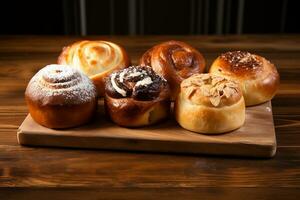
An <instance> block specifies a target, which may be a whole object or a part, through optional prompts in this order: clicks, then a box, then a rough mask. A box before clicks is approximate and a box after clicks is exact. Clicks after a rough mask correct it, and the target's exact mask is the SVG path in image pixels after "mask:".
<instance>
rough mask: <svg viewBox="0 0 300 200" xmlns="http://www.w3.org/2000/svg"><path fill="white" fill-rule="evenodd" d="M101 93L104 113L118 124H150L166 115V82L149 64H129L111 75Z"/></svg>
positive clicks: (167, 111) (167, 103) (130, 125)
mask: <svg viewBox="0 0 300 200" xmlns="http://www.w3.org/2000/svg"><path fill="white" fill-rule="evenodd" d="M105 92H106V94H105V106H106V110H107V113H108V114H109V116H110V118H111V119H112V121H114V122H115V123H116V124H118V125H121V126H126V127H138V126H145V125H150V124H154V123H156V122H158V121H161V120H163V119H165V118H166V117H167V116H168V114H169V110H170V100H169V95H170V94H169V87H168V85H167V82H166V80H164V79H163V78H162V77H160V76H159V75H157V74H156V73H155V72H154V71H153V70H152V69H151V68H150V67H147V66H132V67H129V68H126V69H123V70H120V71H118V72H115V73H113V74H111V75H110V77H109V78H108V79H107V83H106V88H105Z"/></svg>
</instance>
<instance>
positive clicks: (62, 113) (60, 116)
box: [25, 65, 97, 128]
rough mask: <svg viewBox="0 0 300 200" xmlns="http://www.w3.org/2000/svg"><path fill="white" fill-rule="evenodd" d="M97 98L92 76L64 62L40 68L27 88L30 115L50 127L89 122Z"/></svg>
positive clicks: (64, 126)
mask: <svg viewBox="0 0 300 200" xmlns="http://www.w3.org/2000/svg"><path fill="white" fill-rule="evenodd" d="M96 98H97V97H96V89H95V86H94V85H93V83H92V82H91V81H90V79H89V78H88V77H87V76H85V75H84V74H82V73H81V72H79V71H78V70H76V69H74V68H71V67H69V66H63V65H48V66H46V67H44V68H43V69H41V70H40V71H39V72H38V73H37V74H35V75H34V76H33V77H32V79H31V80H30V82H29V84H28V86H27V88H26V91H25V100H26V103H27V106H28V108H29V113H30V115H31V117H32V118H33V119H34V120H35V121H36V122H37V123H39V124H40V125H42V126H45V127H48V128H69V127H74V126H79V125H81V124H84V123H86V122H87V121H89V119H90V118H91V117H92V115H93V114H94V111H95V110H96V105H97V101H96Z"/></svg>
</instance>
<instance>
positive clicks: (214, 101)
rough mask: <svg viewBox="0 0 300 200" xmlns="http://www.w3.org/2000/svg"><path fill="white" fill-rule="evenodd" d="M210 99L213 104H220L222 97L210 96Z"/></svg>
mask: <svg viewBox="0 0 300 200" xmlns="http://www.w3.org/2000/svg"><path fill="white" fill-rule="evenodd" d="M209 100H210V102H211V104H212V105H214V106H218V105H219V104H220V101H221V97H220V96H216V97H210V98H209Z"/></svg>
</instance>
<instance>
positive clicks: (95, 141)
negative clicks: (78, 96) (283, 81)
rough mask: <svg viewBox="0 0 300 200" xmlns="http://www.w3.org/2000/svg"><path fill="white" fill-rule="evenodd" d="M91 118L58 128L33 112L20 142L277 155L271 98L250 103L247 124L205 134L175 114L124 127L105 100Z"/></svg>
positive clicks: (67, 145) (83, 146) (26, 119)
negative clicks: (189, 127)
mask: <svg viewBox="0 0 300 200" xmlns="http://www.w3.org/2000/svg"><path fill="white" fill-rule="evenodd" d="M98 104H99V106H98V112H97V114H96V116H95V118H94V119H93V120H92V121H91V122H90V123H88V124H86V125H84V126H80V127H76V128H73V129H65V130H54V129H49V128H46V127H43V126H41V125H39V124H38V123H36V122H35V121H34V120H33V119H32V117H31V116H30V115H28V116H27V117H26V118H25V120H24V122H23V123H22V124H21V126H20V127H19V130H18V142H19V143H20V144H22V145H25V146H26V145H27V146H40V147H43V146H46V147H70V148H85V149H108V150H109V149H110V150H135V151H147V152H167V153H191V154H209V155H227V156H247V157H273V156H274V155H275V153H276V138H275V130H274V123H273V115H272V106H271V102H266V103H264V104H261V105H257V106H252V107H247V109H246V120H245V124H244V125H243V126H242V127H241V128H239V129H237V130H234V131H231V132H229V133H226V134H218V135H204V134H199V133H194V132H191V131H188V130H185V129H183V128H181V127H180V126H179V125H178V124H177V123H176V121H175V119H174V118H173V117H172V115H171V116H170V119H168V120H166V121H164V122H161V123H159V124H156V125H152V126H147V127H141V128H135V129H133V128H124V127H120V126H117V125H116V124H114V123H112V122H111V121H110V120H109V119H108V118H107V116H106V115H105V113H104V105H103V100H99V102H98Z"/></svg>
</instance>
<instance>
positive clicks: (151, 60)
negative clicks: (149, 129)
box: [140, 41, 205, 99]
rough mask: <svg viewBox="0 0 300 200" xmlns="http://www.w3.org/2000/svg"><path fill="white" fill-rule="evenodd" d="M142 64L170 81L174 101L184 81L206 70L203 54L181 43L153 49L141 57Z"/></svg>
mask: <svg viewBox="0 0 300 200" xmlns="http://www.w3.org/2000/svg"><path fill="white" fill-rule="evenodd" d="M140 64H141V65H147V66H151V67H152V68H153V70H154V71H155V72H156V73H158V74H159V75H161V76H162V77H164V78H165V79H166V80H167V81H168V83H169V85H170V89H171V92H172V99H175V97H176V96H177V94H178V92H179V88H180V83H181V82H182V81H183V80H184V79H186V78H188V77H190V76H192V75H193V74H195V73H202V72H203V71H204V69H205V60H204V58H203V56H202V54H201V53H200V52H199V51H197V50H196V49H194V48H193V47H191V46H190V45H188V44H186V43H184V42H179V41H168V42H164V43H161V44H158V45H156V46H154V47H152V48H151V49H149V50H148V51H146V52H145V53H144V55H143V56H142V57H141V59H140Z"/></svg>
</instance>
